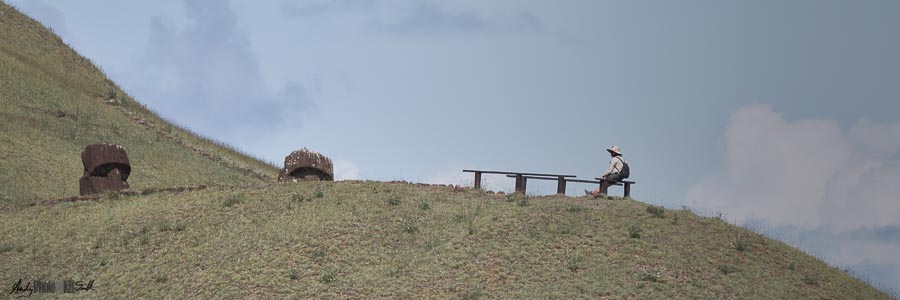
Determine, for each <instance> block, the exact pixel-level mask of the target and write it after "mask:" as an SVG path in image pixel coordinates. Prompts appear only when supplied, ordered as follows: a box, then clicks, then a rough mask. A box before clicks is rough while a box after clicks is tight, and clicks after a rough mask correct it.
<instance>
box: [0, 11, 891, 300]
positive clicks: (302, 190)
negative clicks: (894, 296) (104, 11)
mask: <svg viewBox="0 0 900 300" xmlns="http://www.w3.org/2000/svg"><path fill="white" fill-rule="evenodd" d="M110 98H114V99H115V101H108V100H109V99H110ZM96 142H111V143H119V144H122V145H124V146H125V147H126V149H127V150H128V153H129V156H130V158H131V161H132V163H133V167H134V171H133V172H132V176H131V178H130V179H129V182H130V183H131V185H132V187H133V188H134V189H137V190H145V191H148V192H145V193H109V194H105V195H103V196H102V197H101V198H100V199H97V200H91V201H85V202H75V203H70V202H63V203H55V202H47V201H46V200H47V199H53V198H62V197H66V196H72V195H76V194H77V193H78V185H77V180H78V177H79V176H81V162H80V156H79V155H80V153H81V151H82V149H83V148H84V146H85V145H87V144H90V143H96ZM276 171H277V170H276V169H275V168H274V167H272V166H269V165H267V164H265V163H263V162H260V161H259V160H256V159H253V158H250V157H247V156H245V155H242V154H240V153H238V152H236V151H234V150H232V149H230V148H228V147H225V146H221V145H218V144H216V143H214V142H211V141H208V140H205V139H202V138H199V137H197V136H195V135H193V134H191V133H189V132H187V131H185V130H182V129H180V128H178V127H176V126H173V125H171V124H168V123H166V122H165V121H163V120H161V119H159V118H158V117H156V116H155V115H154V114H153V113H152V112H150V111H148V110H147V109H145V108H144V107H143V106H141V105H140V104H139V103H137V102H135V101H134V100H133V99H131V98H130V97H128V96H127V95H125V93H123V92H122V90H121V89H119V88H118V87H117V86H115V84H114V83H112V82H111V81H109V80H108V79H107V78H106V77H105V76H104V75H103V74H102V72H100V71H99V70H98V69H97V68H96V67H95V66H93V64H91V63H90V62H89V61H88V60H86V59H85V58H83V57H81V56H79V55H78V54H77V53H75V52H74V51H73V50H71V49H70V48H68V47H67V46H66V45H65V44H63V43H62V41H61V40H60V39H59V38H58V37H56V36H55V35H54V34H52V32H50V31H48V30H47V29H45V28H44V27H42V26H41V25H40V24H38V23H36V22H34V21H33V20H31V19H29V18H27V17H26V16H24V15H22V14H21V13H19V12H17V11H15V10H14V9H12V8H10V7H9V6H7V5H6V4H3V3H2V2H0V236H2V237H3V239H0V286H3V287H6V288H7V289H6V290H5V291H8V290H9V287H10V286H11V285H12V284H14V283H15V282H16V281H17V280H19V279H24V280H26V281H28V280H32V279H41V280H54V281H62V280H67V279H74V280H94V281H95V283H94V286H93V287H94V289H93V290H91V291H82V292H80V293H84V294H83V295H79V296H85V297H90V298H111V299H130V298H139V297H150V298H155V297H161V296H162V295H165V296H168V297H170V298H176V299H181V298H196V297H197V296H200V297H202V298H273V297H285V296H297V297H303V298H308V297H313V296H324V297H329V296H331V297H355V298H363V297H366V298H368V297H372V296H382V297H415V296H432V297H442V298H444V297H459V298H466V299H473V298H480V297H486V296H489V297H502V298H574V297H581V298H600V299H602V298H641V299H646V298H676V299H697V298H701V299H704V298H741V299H744V298H761V299H773V298H774V299H795V298H801V299H809V298H817V299H818V298H833V299H882V298H889V297H888V296H887V295H885V294H884V293H882V292H879V291H878V290H876V289H874V288H872V287H871V286H868V285H866V284H865V283H863V282H861V281H859V280H856V279H854V278H852V277H850V276H848V275H847V274H845V273H844V272H841V271H840V270H837V269H835V268H832V267H829V266H828V265H826V264H824V263H822V262H821V261H819V260H817V259H815V258H814V257H811V256H809V255H806V254H804V253H803V252H801V251H798V250H796V249H794V248H791V247H790V246H787V245H785V244H783V243H780V242H777V241H773V240H770V239H767V238H765V237H762V236H760V235H758V234H754V233H752V232H750V231H748V230H745V229H742V228H739V227H735V226H732V225H729V224H727V223H725V222H722V221H721V220H717V219H713V218H703V217H699V216H697V215H695V214H693V213H691V212H689V211H664V210H656V211H654V210H652V209H649V210H648V206H647V205H646V204H643V203H640V202H636V201H633V200H607V199H603V200H593V199H589V198H567V197H532V198H524V197H512V198H497V197H496V196H491V195H487V194H484V193H481V192H478V191H464V192H451V191H450V190H449V189H447V188H445V187H434V186H420V185H407V184H390V183H377V182H337V183H327V182H321V183H310V182H301V183H296V184H274V183H273V181H274V179H272V178H274V176H275V174H276ZM197 184H210V185H212V187H211V188H209V189H206V190H201V191H187V192H158V191H154V189H158V188H164V187H173V186H191V185H197ZM27 204H36V205H27ZM653 212H656V214H654V213H653Z"/></svg>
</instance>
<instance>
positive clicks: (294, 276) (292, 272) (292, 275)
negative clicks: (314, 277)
mask: <svg viewBox="0 0 900 300" xmlns="http://www.w3.org/2000/svg"><path fill="white" fill-rule="evenodd" d="M288 278H290V279H291V280H297V279H300V271H297V269H291V270H290V271H288Z"/></svg>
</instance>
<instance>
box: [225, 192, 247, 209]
mask: <svg viewBox="0 0 900 300" xmlns="http://www.w3.org/2000/svg"><path fill="white" fill-rule="evenodd" d="M243 202H244V194H234V195H231V196H228V197H226V198H225V200H224V201H222V205H223V206H225V207H232V206H235V205H238V204H241V203H243Z"/></svg>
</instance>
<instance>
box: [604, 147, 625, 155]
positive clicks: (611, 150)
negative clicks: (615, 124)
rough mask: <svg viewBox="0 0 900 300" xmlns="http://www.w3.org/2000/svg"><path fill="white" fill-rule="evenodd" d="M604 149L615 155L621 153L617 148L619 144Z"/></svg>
mask: <svg viewBox="0 0 900 300" xmlns="http://www.w3.org/2000/svg"><path fill="white" fill-rule="evenodd" d="M606 151H609V153H612V154H615V155H622V149H619V146H616V145H613V146H612V147H610V148H609V149H606Z"/></svg>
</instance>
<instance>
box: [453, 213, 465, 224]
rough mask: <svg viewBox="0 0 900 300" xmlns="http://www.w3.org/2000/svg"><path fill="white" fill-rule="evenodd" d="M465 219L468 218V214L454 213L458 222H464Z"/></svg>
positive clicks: (454, 218) (454, 217)
mask: <svg viewBox="0 0 900 300" xmlns="http://www.w3.org/2000/svg"><path fill="white" fill-rule="evenodd" d="M465 219H466V215H464V214H454V215H453V220H454V221H456V222H462V221H463V220H465Z"/></svg>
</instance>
